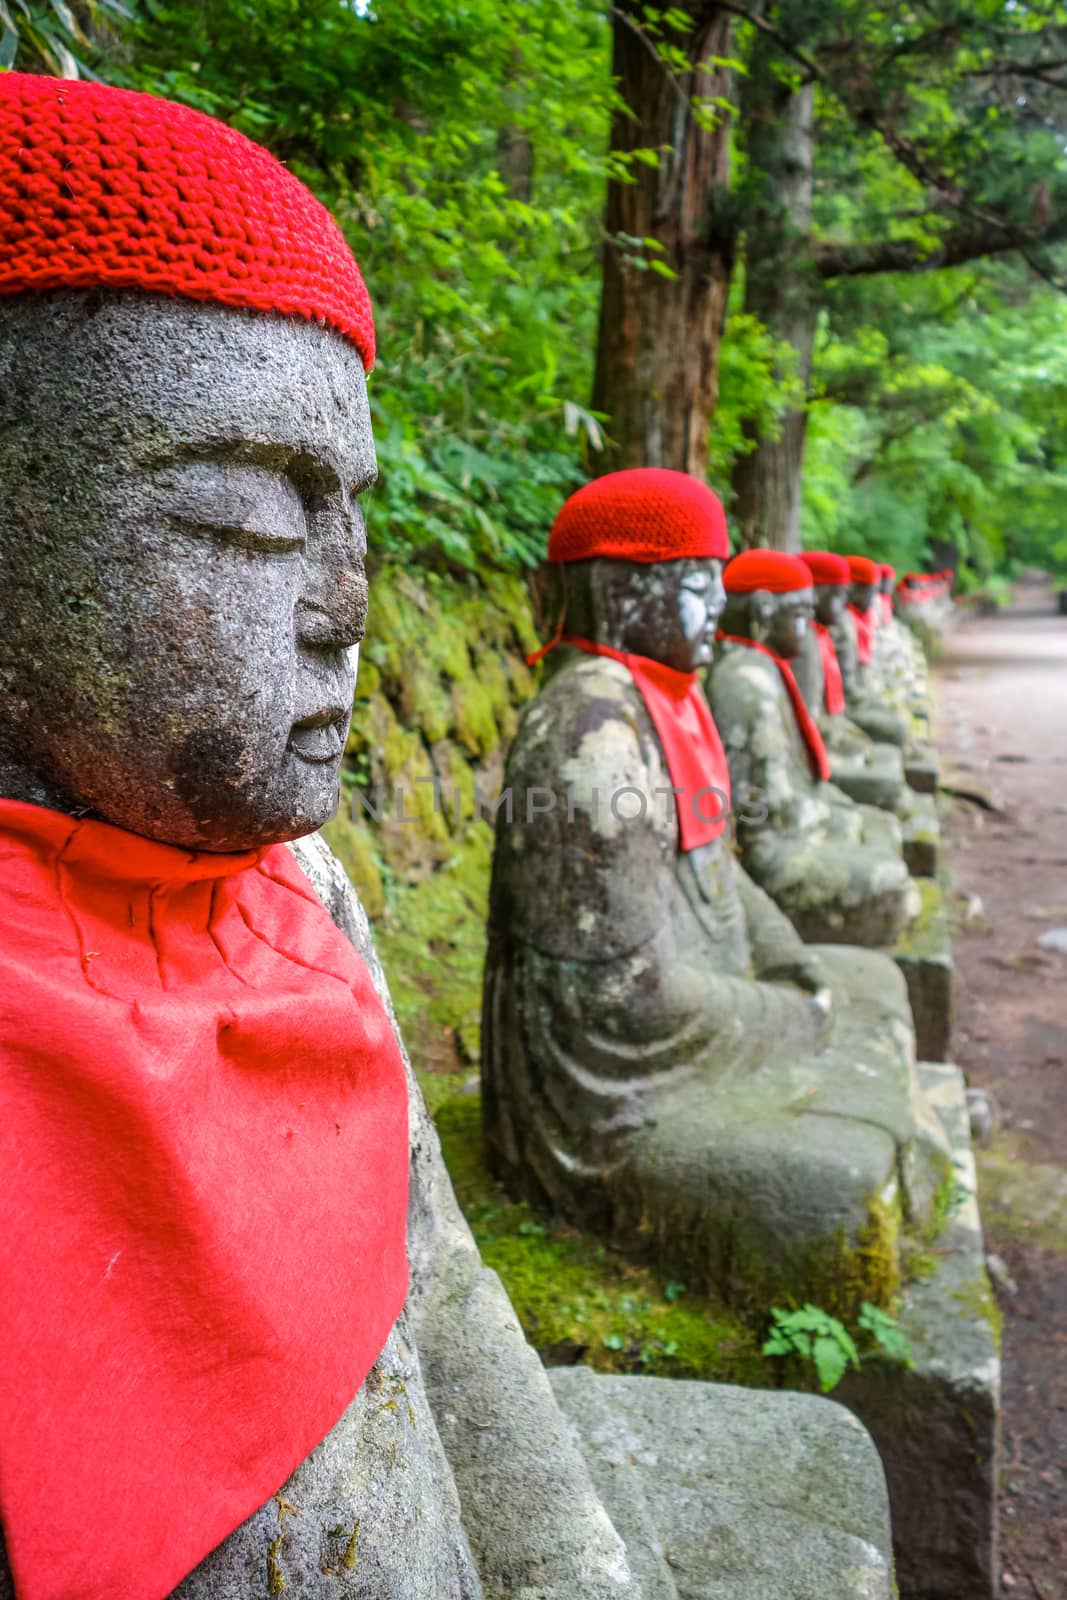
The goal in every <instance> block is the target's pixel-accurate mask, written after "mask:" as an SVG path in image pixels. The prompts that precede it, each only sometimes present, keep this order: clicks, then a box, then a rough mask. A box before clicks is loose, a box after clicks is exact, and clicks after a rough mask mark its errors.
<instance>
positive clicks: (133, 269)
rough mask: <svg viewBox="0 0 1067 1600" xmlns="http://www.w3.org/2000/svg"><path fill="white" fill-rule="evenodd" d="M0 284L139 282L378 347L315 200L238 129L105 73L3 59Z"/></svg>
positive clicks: (358, 290)
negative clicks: (33, 70) (64, 71)
mask: <svg viewBox="0 0 1067 1600" xmlns="http://www.w3.org/2000/svg"><path fill="white" fill-rule="evenodd" d="M0 217H2V218H3V227H2V229H0V294H19V293H22V292H23V291H25V290H40V289H63V288H75V287H82V288H124V289H145V290H152V291H155V292H157V293H160V294H170V295H182V296H187V297H188V298H190V299H193V300H209V301H213V302H215V303H217V304H219V305H225V306H239V307H244V308H246V309H248V310H255V311H278V312H281V313H283V314H285V315H291V316H299V317H306V318H307V319H308V320H309V321H313V322H324V323H328V324H329V326H330V327H332V328H335V329H336V330H337V332H338V333H340V334H342V335H343V336H344V337H345V338H346V339H349V340H351V342H352V343H353V344H354V345H355V347H356V349H357V350H358V351H359V353H360V355H361V356H362V358H363V365H364V366H365V367H366V368H367V369H368V371H369V369H370V367H371V366H372V364H373V362H374V321H373V317H372V314H371V306H370V298H369V296H368V294H367V290H366V288H365V286H364V283H363V279H362V277H361V276H360V272H359V267H358V266H357V265H356V262H355V259H354V258H353V255H352V252H351V250H349V248H348V245H347V244H346V243H345V240H344V237H343V235H342V234H341V231H340V229H339V228H338V226H337V224H336V223H335V222H334V220H333V218H332V217H331V216H330V214H329V212H328V211H327V210H326V208H325V207H324V206H323V205H321V204H320V203H319V201H318V200H316V199H315V197H314V195H313V194H312V193H311V192H310V190H308V189H306V188H305V187H304V185H303V184H302V183H301V182H300V181H299V180H298V179H297V178H294V177H293V175H292V173H291V172H287V171H286V169H285V168H284V167H283V166H282V165H281V163H280V162H278V161H276V160H275V159H274V157H273V156H272V155H269V154H268V153H267V151H266V150H264V149H262V148H261V147H260V146H259V145H257V144H253V143H252V141H251V140H250V139H246V138H245V136H244V135H243V134H241V133H237V132H235V131H234V129H233V128H228V127H226V125H225V124H224V123H221V122H216V120H215V119H214V118H213V117H208V116H205V115H204V114H203V113H202V112H200V111H191V110H190V109H189V107H188V106H181V105H175V104H173V103H172V102H171V101H169V100H160V99H158V98H157V97H156V96H154V95H149V94H134V93H132V92H131V91H130V90H126V89H112V88H109V87H108V86H106V85H105V84H100V83H84V82H70V81H69V80H66V79H61V78H45V77H37V76H28V75H27V74H24V73H19V72H0Z"/></svg>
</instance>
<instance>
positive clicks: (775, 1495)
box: [530, 1367, 894, 1600]
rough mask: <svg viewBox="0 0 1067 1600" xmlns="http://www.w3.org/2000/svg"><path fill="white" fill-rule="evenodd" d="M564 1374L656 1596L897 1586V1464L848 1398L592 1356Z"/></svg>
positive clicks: (814, 1596) (635, 1564)
mask: <svg viewBox="0 0 1067 1600" xmlns="http://www.w3.org/2000/svg"><path fill="white" fill-rule="evenodd" d="M550 1377H551V1381H552V1387H553V1389H554V1391H555V1395H556V1399H557V1400H558V1401H559V1404H560V1406H561V1407H562V1409H563V1411H564V1413H565V1415H566V1416H568V1417H569V1418H570V1420H571V1422H572V1424H573V1426H574V1429H575V1432H576V1434H577V1437H578V1441H579V1443H580V1445H581V1448H582V1450H583V1451H584V1453H585V1457H586V1460H587V1462H588V1464H589V1470H590V1475H591V1477H592V1479H593V1482H594V1484H595V1486H596V1488H597V1490H598V1492H599V1494H600V1496H601V1498H602V1499H603V1501H604V1504H605V1506H606V1508H607V1510H608V1514H609V1515H610V1517H611V1519H612V1521H613V1522H614V1524H615V1526H616V1528H617V1529H618V1531H619V1533H620V1534H621V1535H622V1538H623V1540H624V1542H625V1544H626V1551H627V1556H628V1558H629V1562H630V1566H631V1570H632V1571H633V1572H634V1575H635V1576H636V1577H638V1578H639V1580H640V1583H641V1593H642V1596H643V1600H809V1597H810V1600H889V1597H890V1596H891V1595H892V1594H893V1592H894V1591H893V1581H892V1558H891V1555H890V1549H889V1508H888V1504H887V1499H886V1489H885V1477H884V1473H883V1470H882V1466H881V1463H880V1461H879V1459H878V1453H877V1451H876V1450H875V1449H874V1446H873V1445H872V1443H871V1441H870V1438H869V1437H868V1435H867V1434H866V1432H865V1430H864V1429H863V1428H862V1427H861V1426H860V1425H859V1423H858V1422H857V1421H856V1419H855V1417H853V1416H851V1415H850V1414H849V1413H848V1412H847V1411H846V1410H844V1409H843V1407H841V1406H838V1405H835V1404H834V1403H833V1402H831V1401H828V1400H820V1399H818V1398H816V1397H815V1396H813V1395H804V1394H786V1393H773V1394H753V1393H751V1392H750V1391H748V1390H745V1389H736V1388H732V1387H728V1386H726V1385H722V1384H705V1383H691V1382H683V1381H680V1380H674V1381H672V1380H670V1379H666V1378H621V1377H604V1376H597V1375H596V1374H595V1373H593V1372H591V1371H590V1370H589V1369H588V1368H587V1367H562V1368H557V1369H556V1370H555V1371H553V1372H552V1373H551V1374H550ZM530 1600H533V1595H532V1594H531V1596H530Z"/></svg>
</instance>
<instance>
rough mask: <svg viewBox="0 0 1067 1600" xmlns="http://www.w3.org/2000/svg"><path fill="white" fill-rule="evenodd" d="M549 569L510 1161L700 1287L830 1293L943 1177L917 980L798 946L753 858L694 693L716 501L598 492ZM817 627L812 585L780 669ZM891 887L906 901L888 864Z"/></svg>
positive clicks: (720, 551) (507, 831)
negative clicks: (911, 988)
mask: <svg viewBox="0 0 1067 1600" xmlns="http://www.w3.org/2000/svg"><path fill="white" fill-rule="evenodd" d="M548 554H549V561H550V562H551V563H552V564H553V566H554V568H555V570H556V572H557V575H558V578H559V581H560V586H561V589H562V591H563V597H564V610H563V619H562V623H561V626H560V629H559V634H558V637H557V640H556V641H554V643H553V645H552V646H550V647H549V650H548V652H547V655H546V663H545V665H546V677H545V682H544V685H543V687H542V689H541V691H540V693H539V694H538V696H537V697H536V699H535V700H534V701H533V702H532V703H531V704H530V705H529V707H528V708H527V709H526V711H525V713H524V715H523V717H522V720H521V723H520V726H519V730H518V733H517V735H516V738H515V742H514V744H513V746H512V748H511V751H510V754H509V757H508V764H507V771H506V779H505V782H506V785H507V788H508V790H509V791H510V794H511V797H512V807H511V810H510V812H509V811H508V810H506V809H503V808H502V809H501V810H500V811H499V812H498V815H497V837H496V850H495V856H494V862H493V880H492V892H491V901H490V927H489V948H488V955H487V961H486V974H485V999H484V1020H483V1057H482V1082H483V1108H484V1116H485V1127H486V1135H487V1138H488V1141H489V1148H490V1152H491V1157H492V1161H493V1165H494V1167H495V1169H496V1171H497V1172H498V1173H499V1175H500V1176H501V1178H502V1179H503V1180H504V1181H505V1183H506V1184H507V1185H508V1187H509V1188H510V1189H511V1190H512V1191H513V1192H514V1193H515V1194H518V1195H522V1196H525V1197H527V1198H528V1199H530V1200H531V1201H533V1202H534V1203H535V1204H538V1205H541V1206H546V1207H549V1208H551V1209H552V1210H554V1211H555V1212H556V1213H557V1214H560V1215H562V1216H564V1217H567V1218H570V1219H572V1220H573V1221H575V1222H577V1223H580V1224H581V1225H583V1226H585V1227H587V1228H592V1229H595V1230H597V1231H599V1232H600V1233H601V1234H602V1235H603V1236H604V1237H606V1238H609V1239H612V1240H614V1241H615V1242H617V1243H618V1244H619V1245H620V1246H621V1247H622V1248H623V1249H625V1250H627V1251H629V1252H630V1253H631V1254H635V1255H643V1256H652V1257H653V1258H654V1259H655V1260H656V1261H657V1263H658V1264H660V1265H661V1266H662V1267H664V1268H667V1267H670V1268H671V1269H672V1270H676V1271H677V1272H678V1273H679V1275H681V1276H682V1277H684V1279H685V1281H686V1282H688V1283H690V1284H691V1285H694V1286H699V1285H702V1284H708V1283H713V1284H715V1285H716V1287H717V1288H719V1289H720V1290H722V1291H725V1292H727V1293H729V1294H732V1295H733V1296H734V1297H735V1298H736V1299H737V1300H738V1301H739V1302H740V1303H742V1304H746V1305H751V1304H754V1303H755V1304H758V1303H761V1301H760V1296H761V1295H766V1294H770V1295H773V1294H775V1293H791V1294H794V1295H796V1296H799V1297H800V1298H805V1297H810V1296H813V1295H815V1294H816V1287H817V1282H818V1279H819V1274H820V1272H821V1271H825V1270H826V1269H827V1262H828V1260H829V1258H830V1257H831V1256H835V1253H836V1252H838V1251H839V1250H845V1251H846V1252H847V1249H848V1248H849V1245H848V1241H852V1242H853V1243H854V1241H855V1240H856V1239H857V1238H858V1236H859V1235H860V1233H863V1235H864V1237H865V1238H871V1237H873V1236H874V1235H875V1234H879V1235H880V1233H881V1230H882V1228H883V1227H889V1228H891V1227H892V1226H895V1221H894V1219H895V1220H896V1221H899V1217H900V1215H901V1213H900V1212H899V1211H897V1209H896V1208H897V1206H898V1203H899V1204H901V1205H902V1207H903V1212H904V1214H905V1215H906V1216H907V1217H908V1218H910V1219H913V1220H916V1221H918V1220H919V1219H921V1218H922V1217H923V1216H924V1215H925V1214H926V1212H927V1208H928V1205H929V1199H930V1195H931V1192H932V1187H934V1186H936V1183H937V1181H938V1174H939V1172H940V1171H941V1170H942V1163H943V1160H944V1143H943V1138H942V1136H941V1134H940V1132H939V1129H938V1126H937V1124H936V1121H935V1119H933V1118H932V1117H931V1115H930V1113H929V1111H928V1108H927V1107H926V1104H925V1102H924V1100H923V1098H922V1096H921V1095H920V1094H919V1092H918V1090H917V1087H916V1083H915V1079H914V1066H913V1040H912V1032H911V1027H910V1021H909V1012H908V1006H907V999H906V995H905V992H904V985H903V982H902V980H901V977H900V975H899V973H898V971H897V969H896V968H895V967H894V966H893V964H892V962H891V961H890V960H889V959H888V958H887V957H884V956H882V955H879V954H876V953H874V952H871V951H866V950H857V949H851V948H849V949H846V948H840V947H822V948H816V947H812V946H807V945H805V944H803V943H802V942H801V940H800V938H799V936H798V934H797V933H796V931H795V929H794V927H793V926H792V925H791V923H790V922H789V920H788V918H787V917H786V916H784V915H783V913H782V912H781V911H780V910H779V909H778V908H777V907H776V906H775V904H774V903H773V901H772V900H771V898H770V897H769V896H768V895H767V894H766V893H764V892H763V891H762V890H761V889H760V888H758V887H757V886H756V884H755V883H754V882H753V880H752V878H751V877H750V876H749V874H748V873H747V872H746V871H745V870H744V869H743V868H742V867H741V866H740V865H739V864H738V861H737V859H736V857H735V854H734V850H733V846H732V840H731V836H730V829H729V826H728V814H729V812H730V811H731V809H732V810H733V811H734V813H735V815H736V816H737V820H738V822H739V824H740V821H741V816H742V813H741V812H740V811H739V809H738V807H739V805H740V804H741V803H742V802H741V801H740V799H739V797H738V795H737V793H736V789H735V790H734V794H733V798H732V800H731V797H730V790H731V778H730V774H729V772H728V770H727V767H726V763H725V761H724V759H723V751H722V746H721V743H720V740H719V737H718V732H717V729H716V727H715V724H714V722H713V721H712V719H711V717H710V715H709V712H708V707H707V704H706V702H705V700H704V697H703V692H702V690H701V688H700V677H701V675H702V674H703V671H704V670H705V669H706V666H707V663H708V661H709V659H710V657H711V653H712V640H713V637H714V634H715V631H716V627H717V625H718V621H719V617H720V613H721V609H722V606H723V601H724V593H723V587H722V564H723V561H724V559H725V557H726V554H727V535H726V527H725V519H724V517H723V512H722V507H721V506H720V504H719V502H718V501H717V500H716V498H715V497H714V495H713V494H712V493H711V491H710V490H708V489H707V488H706V487H705V486H703V485H701V484H698V483H696V482H695V481H694V480H692V479H689V478H687V477H686V476H685V475H684V474H681V473H672V472H665V471H661V470H658V469H639V470H635V471H630V472H622V473H616V474H612V475H609V476H607V477H604V478H601V479H599V480H597V481H596V482H594V483H591V484H588V485H586V486H585V487H584V488H582V489H580V490H578V492H577V493H576V494H575V495H574V496H572V498H571V499H570V500H569V501H568V502H567V504H566V505H565V506H564V507H563V509H562V510H561V512H560V514H559V516H558V517H557V519H556V522H555V524H554V526H553V529H552V534H551V537H550V541H549V550H548ZM804 606H807V607H809V608H810V590H809V591H808V593H807V597H806V599H804V600H802V601H800V602H793V606H792V607H790V608H783V613H782V615H781V616H778V617H777V618H776V621H775V630H774V634H773V637H774V639H775V641H776V642H778V643H779V644H780V645H781V647H783V648H788V641H787V639H786V638H785V637H784V636H785V635H786V634H787V633H788V632H789V631H790V629H793V630H795V629H796V626H797V618H798V617H799V616H800V615H802V614H803V613H802V608H803V607H804ZM787 619H788V620H787ZM774 670H775V671H776V670H777V669H774ZM848 848H849V845H848V842H847V835H844V836H843V842H842V844H841V849H842V851H843V852H845V853H847V851H848ZM887 878H888V880H889V881H890V883H891V884H892V885H893V886H894V887H893V889H892V890H890V891H887V892H890V893H894V892H896V885H897V884H898V882H899V874H898V872H897V864H896V862H895V858H891V860H890V866H889V869H888V870H887ZM870 881H871V880H870V879H868V880H866V882H867V884H868V886H869V885H870ZM899 1175H904V1185H903V1188H902V1189H898V1188H897V1177H898V1176H899ZM886 1237H887V1238H888V1235H886ZM834 1241H836V1242H834ZM896 1248H897V1246H896V1244H890V1245H889V1251H888V1259H889V1260H891V1261H892V1260H893V1259H895V1251H896ZM820 1263H821V1266H820ZM891 1270H892V1269H891ZM762 1303H764V1304H769V1303H770V1302H769V1301H763V1302H762Z"/></svg>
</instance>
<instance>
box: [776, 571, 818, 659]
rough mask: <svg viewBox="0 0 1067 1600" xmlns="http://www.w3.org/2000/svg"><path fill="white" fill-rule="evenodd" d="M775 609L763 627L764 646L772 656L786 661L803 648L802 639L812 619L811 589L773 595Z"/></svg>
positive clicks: (812, 597)
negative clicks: (771, 652)
mask: <svg viewBox="0 0 1067 1600" xmlns="http://www.w3.org/2000/svg"><path fill="white" fill-rule="evenodd" d="M774 599H775V606H774V610H773V612H772V613H771V616H770V620H769V622H768V624H767V641H766V642H767V644H768V645H769V646H770V648H771V649H772V650H773V651H774V653H775V655H779V656H782V657H783V659H784V660H786V661H790V660H792V658H793V657H794V656H795V655H797V654H798V653H799V651H800V649H801V647H802V646H803V643H804V636H805V634H806V633H807V631H808V626H809V624H810V623H811V620H812V618H813V616H814V615H815V595H814V591H813V590H812V589H793V590H791V591H790V592H789V593H788V594H779V595H775V597H774Z"/></svg>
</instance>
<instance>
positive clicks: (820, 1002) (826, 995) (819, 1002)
mask: <svg viewBox="0 0 1067 1600" xmlns="http://www.w3.org/2000/svg"><path fill="white" fill-rule="evenodd" d="M811 1003H812V1006H813V1007H814V1009H815V1011H816V1012H817V1013H818V1017H819V1021H820V1022H825V1021H826V1019H827V1018H828V1017H829V1015H830V1012H831V1011H832V1010H833V1004H834V991H833V990H832V989H831V988H829V987H827V988H824V989H816V991H815V993H814V994H813V995H812V997H811Z"/></svg>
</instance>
